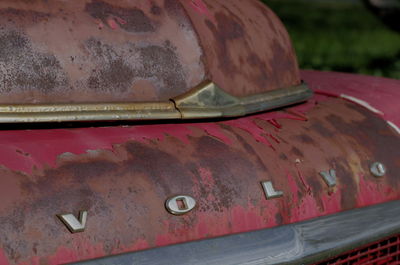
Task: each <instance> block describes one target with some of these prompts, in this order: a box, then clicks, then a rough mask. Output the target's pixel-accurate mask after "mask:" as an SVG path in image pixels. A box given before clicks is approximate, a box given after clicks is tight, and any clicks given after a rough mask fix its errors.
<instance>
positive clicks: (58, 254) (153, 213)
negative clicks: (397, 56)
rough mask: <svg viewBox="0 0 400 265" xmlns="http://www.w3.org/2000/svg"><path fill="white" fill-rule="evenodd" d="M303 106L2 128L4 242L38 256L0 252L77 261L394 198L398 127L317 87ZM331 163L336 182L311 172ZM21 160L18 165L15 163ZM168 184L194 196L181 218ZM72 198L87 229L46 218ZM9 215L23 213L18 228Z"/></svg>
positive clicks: (0, 218)
mask: <svg viewBox="0 0 400 265" xmlns="http://www.w3.org/2000/svg"><path fill="white" fill-rule="evenodd" d="M304 105H305V106H300V105H298V106H294V107H291V108H289V110H292V109H295V110H296V111H297V112H299V113H301V114H302V115H304V116H305V117H307V120H305V119H304V118H302V117H300V116H301V115H299V114H297V115H295V114H292V113H289V112H290V111H289V112H288V111H287V110H285V109H283V110H280V111H276V112H269V113H261V114H257V115H253V116H248V117H242V118H239V119H235V120H228V121H226V120H224V121H218V122H201V123H190V124H182V123H180V124H159V125H150V126H144V125H137V126H127V127H107V128H77V129H63V130H61V129H59V130H40V131H35V130H32V131H22V130H21V131H1V132H0V144H2V145H3V147H4V148H3V149H1V150H2V152H0V154H1V155H2V156H1V157H0V162H1V164H3V167H2V168H1V169H0V170H1V174H2V178H3V182H2V183H3V184H4V185H6V186H7V191H6V193H4V192H3V190H2V192H1V194H3V196H4V194H8V193H10V194H11V196H8V195H7V198H2V204H1V207H0V223H1V224H2V228H3V229H5V233H3V235H6V236H7V238H9V240H8V241H7V244H11V245H12V244H15V243H13V242H18V240H19V239H20V238H26V240H25V243H26V244H28V245H29V244H34V243H35V242H36V241H38V242H37V244H38V250H37V251H38V254H37V255H36V256H35V257H31V256H29V255H28V254H26V253H25V252H24V249H19V248H18V247H17V246H13V248H14V249H18V251H20V253H22V254H21V255H22V256H23V257H24V258H18V257H17V256H15V257H14V256H13V255H12V253H10V252H7V254H6V259H8V260H12V261H13V263H11V264H12V265H14V264H19V265H22V264H23V265H25V264H35V262H37V260H40V261H41V260H43V259H45V260H47V261H48V263H49V264H56V263H57V262H74V261H78V260H82V259H90V258H96V257H101V256H105V255H112V254H120V253H124V252H129V251H137V250H143V249H147V248H153V247H158V246H165V245H169V244H174V243H181V242H186V241H191V240H198V239H205V238H210V237H217V236H223V235H227V234H232V233H240V232H246V231H252V230H257V229H264V228H270V227H274V226H277V225H283V224H289V223H293V222H298V221H304V220H308V219H310V218H316V217H319V216H323V215H327V214H332V213H336V212H340V211H343V210H351V209H354V208H357V207H364V206H367V205H371V204H376V203H383V202H385V201H389V200H393V199H400V193H399V190H400V189H398V188H397V187H399V186H400V183H399V181H398V178H397V175H396V172H397V171H398V161H397V162H396V156H394V155H393V152H394V150H398V148H397V146H398V144H399V142H398V138H399V136H398V135H397V134H395V133H394V132H393V131H392V130H391V128H390V127H388V125H387V124H386V122H385V121H384V120H382V119H381V118H379V117H377V116H376V115H375V114H374V113H370V112H368V111H367V110H365V109H363V108H361V107H359V106H357V105H354V104H352V103H348V102H345V101H343V100H341V99H336V98H333V97H327V96H323V95H317V96H316V98H315V99H314V100H312V101H311V102H308V103H306V104H304ZM272 119H275V121H276V123H278V124H279V125H280V128H277V127H276V126H274V124H275V123H274V122H272V124H271V123H269V122H268V121H270V120H272ZM370 126H373V127H374V128H376V130H368V128H369V127H370ZM267 139H268V140H270V141H267ZM389 142H390V143H391V144H390V145H389V144H388V143H389ZM7 143H8V145H7ZM270 145H273V147H274V148H270ZM10 146H11V147H10ZM37 146H41V148H37ZM8 147H10V148H8ZM399 148H400V147H399ZM89 150H94V151H89ZM68 152H69V153H71V154H68ZM375 160H379V161H383V162H384V163H385V164H387V166H388V167H389V168H390V169H391V171H390V172H389V173H388V176H386V177H385V178H382V179H376V178H374V177H372V176H368V175H366V174H367V173H368V170H369V161H375ZM15 161H19V162H21V163H20V164H18V163H15ZM22 162H24V163H22ZM32 165H35V166H36V167H37V169H35V170H31V168H30V167H31V166H32ZM11 167H13V168H11ZM331 168H332V169H335V170H336V171H337V187H335V188H328V187H327V185H326V183H324V181H323V179H322V178H321V177H320V175H319V172H320V171H322V170H328V169H331ZM21 169H23V170H26V171H24V174H21V173H19V172H16V171H21ZM359 173H364V175H365V176H364V177H358V176H359ZM261 181H272V182H273V184H274V187H275V188H276V189H277V190H280V191H283V192H284V196H283V197H282V198H278V199H273V200H266V198H265V194H264V192H263V190H262V187H261V184H260V183H261ZM3 189H4V188H3ZM350 191H352V192H350ZM176 194H187V195H190V196H193V197H194V198H195V199H196V201H197V207H196V208H195V209H194V210H193V211H191V212H190V213H189V214H187V215H186V216H173V215H170V214H169V213H168V212H167V211H166V210H165V208H164V203H165V200H166V199H167V198H168V197H169V196H173V195H176ZM8 197H10V198H8ZM50 201H51V203H47V202H50ZM15 207H19V208H18V211H17V212H16V213H14V212H13V211H12V209H15ZM35 207H36V208H35ZM37 207H39V208H37ZM81 207H85V208H86V209H88V210H89V212H90V215H89V219H88V229H87V231H85V232H84V233H81V234H76V235H72V234H70V233H69V232H68V230H67V229H66V228H65V227H64V226H63V225H62V223H61V222H60V221H59V220H57V219H54V218H55V217H54V216H55V214H58V213H59V211H71V212H73V211H77V210H78V209H81ZM10 209H11V210H10ZM20 214H23V215H22V216H21V215H20ZM44 216H50V217H49V218H45V217H44ZM38 218H39V219H38ZM14 222H21V225H19V226H18V228H19V229H22V230H21V231H20V232H19V231H18V230H17V229H16V228H15V227H13V224H14ZM43 222H44V223H46V226H48V227H52V230H51V231H53V232H52V233H51V240H48V239H47V238H46V236H47V234H46V233H32V232H31V231H37V230H40V229H38V228H37V227H36V226H37V224H38V223H40V224H42V223H43ZM104 224H106V225H107V227H110V229H106V230H104ZM128 225H130V226H128ZM4 227H6V228H4ZM66 238H68V240H66ZM0 240H2V239H1V238H0ZM35 240H36V241H35ZM46 242H50V243H48V244H50V245H46V244H47V243H46ZM3 244H4V243H3ZM53 248H54V249H53ZM24 253H25V254H24ZM28 256H29V257H28Z"/></svg>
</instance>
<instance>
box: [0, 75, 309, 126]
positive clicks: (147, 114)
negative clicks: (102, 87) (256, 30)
mask: <svg viewBox="0 0 400 265" xmlns="http://www.w3.org/2000/svg"><path fill="white" fill-rule="evenodd" d="M312 95H313V92H312V91H311V90H310V89H309V88H308V87H307V85H305V84H304V83H303V84H301V85H299V86H294V87H290V88H283V89H277V90H273V91H269V92H266V93H262V94H257V95H252V96H248V97H242V98H238V97H234V96H231V95H229V94H227V93H226V92H224V91H223V90H222V89H220V88H219V87H218V86H217V85H216V84H214V83H213V82H210V81H205V82H203V83H201V84H200V85H199V86H197V87H196V88H194V89H192V90H191V91H190V92H188V93H186V94H183V95H182V96H179V97H176V98H173V99H171V101H169V102H144V103H87V104H84V103H70V104H14V105H0V123H35V122H66V121H112V120H167V119H197V118H216V117H236V116H244V115H247V114H252V113H256V112H261V111H266V110H271V109H274V108H278V107H283V106H287V105H291V104H295V103H299V102H302V101H306V100H307V99H309V98H310V97H312Z"/></svg>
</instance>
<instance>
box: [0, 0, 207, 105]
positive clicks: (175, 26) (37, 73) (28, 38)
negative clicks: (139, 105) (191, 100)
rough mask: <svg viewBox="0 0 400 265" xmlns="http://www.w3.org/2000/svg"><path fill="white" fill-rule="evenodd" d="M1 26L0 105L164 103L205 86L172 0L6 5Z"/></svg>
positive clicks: (186, 25)
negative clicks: (190, 90) (201, 84)
mask: <svg viewBox="0 0 400 265" xmlns="http://www.w3.org/2000/svg"><path fill="white" fill-rule="evenodd" d="M0 23H1V28H0V92H1V96H0V103H54V102H63V103H69V102H102V101H105V102H115V101H135V102H137V101H165V100H168V99H170V98H171V97H174V96H177V95H180V94H182V93H183V92H186V91H187V90H189V89H190V88H192V87H194V86H195V85H197V84H199V83H200V82H201V81H203V80H204V78H205V68H204V65H203V63H202V61H201V57H202V56H203V54H202V50H201V47H200V46H199V43H198V41H197V36H196V33H195V31H194V29H193V27H192V24H191V22H190V21H189V19H188V18H187V15H186V14H185V11H184V9H183V8H182V7H181V6H180V4H179V2H178V1H177V0H169V1H164V0H154V1H134V2H132V1H127V0H118V1H115V0H112V1H111V0H104V1H103V0H92V1H90V0H84V1H56V0H51V1H46V2H40V1H24V0H17V1H15V0H5V1H1V2H0Z"/></svg>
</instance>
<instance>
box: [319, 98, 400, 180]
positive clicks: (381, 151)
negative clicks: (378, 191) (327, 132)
mask: <svg viewBox="0 0 400 265" xmlns="http://www.w3.org/2000/svg"><path fill="white" fill-rule="evenodd" d="M346 104H347V107H348V108H349V109H351V110H353V111H355V112H356V113H358V114H359V115H361V116H362V117H363V118H362V120H361V121H358V122H354V121H353V120H351V118H347V117H343V116H338V115H334V114H332V115H330V116H329V117H327V118H326V119H327V121H328V122H329V123H330V124H331V125H332V126H334V127H335V129H336V130H337V131H339V132H340V133H341V134H346V135H351V137H352V139H353V141H354V142H355V143H357V144H358V145H360V146H365V149H367V150H368V151H364V153H363V151H362V150H358V149H356V150H357V153H358V154H359V156H360V157H366V153H365V152H367V153H368V154H369V155H370V157H369V158H368V159H364V160H363V165H362V166H363V167H364V168H366V169H367V170H366V172H368V176H369V179H370V180H374V181H377V179H376V178H374V177H373V176H372V175H371V173H370V172H369V168H370V166H371V164H372V163H374V162H382V163H384V164H385V166H386V167H387V168H388V169H389V171H388V174H387V176H386V178H388V181H389V182H390V185H391V186H392V187H396V186H397V185H398V184H399V181H400V180H399V178H398V176H397V175H396V174H395V173H394V172H393V171H392V172H390V169H392V170H394V171H395V169H397V168H398V165H399V160H400V158H399V155H398V154H399V150H400V141H399V137H398V135H396V134H395V133H392V132H391V131H389V130H388V125H387V123H386V122H385V121H383V120H382V119H381V118H380V117H379V116H378V115H376V114H372V113H371V112H369V111H368V110H367V109H365V108H362V107H359V106H357V105H355V104H351V103H346ZM346 118H347V119H346ZM354 126H356V127H354ZM355 128H357V129H355Z"/></svg>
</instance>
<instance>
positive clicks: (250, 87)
mask: <svg viewBox="0 0 400 265" xmlns="http://www.w3.org/2000/svg"><path fill="white" fill-rule="evenodd" d="M181 3H182V5H183V6H184V8H185V10H186V11H187V13H188V14H189V17H190V19H191V21H192V22H193V25H194V27H195V29H196V32H197V33H198V36H199V39H200V43H201V46H202V47H203V48H204V49H203V51H204V64H205V65H206V69H207V74H208V75H209V79H210V80H212V81H214V82H215V83H216V84H217V85H218V86H219V87H221V88H222V89H224V90H225V91H226V92H228V93H230V94H232V95H234V96H247V95H251V94H257V93H261V92H262V91H266V90H273V89H277V88H284V87H290V86H294V85H299V84H300V76H299V71H298V66H297V59H296V55H295V52H294V50H293V47H292V44H291V41H290V38H289V35H288V33H287V31H286V29H285V27H284V26H283V24H282V23H281V22H280V20H279V18H278V17H277V16H276V15H275V14H274V13H273V12H272V11H271V10H270V9H268V8H267V7H266V6H265V5H263V4H262V3H261V2H260V1H258V0H247V1H243V0H231V1H225V0H193V1H189V0H188V1H181Z"/></svg>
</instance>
